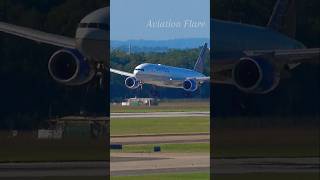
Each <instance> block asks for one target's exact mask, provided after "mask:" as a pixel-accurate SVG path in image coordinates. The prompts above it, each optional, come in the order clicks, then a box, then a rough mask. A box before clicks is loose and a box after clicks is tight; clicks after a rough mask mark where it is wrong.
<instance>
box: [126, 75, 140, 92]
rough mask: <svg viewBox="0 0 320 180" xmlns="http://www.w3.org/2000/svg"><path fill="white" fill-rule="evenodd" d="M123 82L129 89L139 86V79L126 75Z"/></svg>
mask: <svg viewBox="0 0 320 180" xmlns="http://www.w3.org/2000/svg"><path fill="white" fill-rule="evenodd" d="M124 83H125V85H126V86H127V88H129V89H137V88H138V87H139V86H140V83H139V81H138V80H137V78H135V77H127V79H126V80H125V82H124Z"/></svg>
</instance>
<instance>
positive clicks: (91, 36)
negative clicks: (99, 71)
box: [76, 28, 109, 62]
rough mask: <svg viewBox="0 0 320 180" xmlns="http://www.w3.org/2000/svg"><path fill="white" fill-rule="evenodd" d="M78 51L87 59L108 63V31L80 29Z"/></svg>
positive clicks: (77, 35) (77, 37)
mask: <svg viewBox="0 0 320 180" xmlns="http://www.w3.org/2000/svg"><path fill="white" fill-rule="evenodd" d="M76 46H77V49H78V50H79V51H80V52H81V53H82V54H83V55H84V56H85V57H87V58H90V59H91V60H96V61H103V62H106V61H107V59H108V57H109V35H108V33H107V32H106V31H102V30H99V29H97V30H96V29H91V28H78V29H77V33H76Z"/></svg>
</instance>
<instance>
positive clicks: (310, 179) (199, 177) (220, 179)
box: [6, 173, 320, 180]
mask: <svg viewBox="0 0 320 180" xmlns="http://www.w3.org/2000/svg"><path fill="white" fill-rule="evenodd" d="M209 177H210V176H209V174H208V173H185V174H173V173H172V174H154V175H145V176H112V177H111V180H162V179H165V180H209ZM319 177H320V175H319V174H318V173H250V174H230V175H214V179H215V180H257V179H259V180H270V179H272V180H318V179H319ZM6 179H7V180H18V179H21V178H6ZM23 179H25V180H56V179H59V180H106V179H107V177H42V178H35V177H33V178H23Z"/></svg>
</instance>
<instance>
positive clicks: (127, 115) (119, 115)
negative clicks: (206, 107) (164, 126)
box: [110, 111, 210, 120]
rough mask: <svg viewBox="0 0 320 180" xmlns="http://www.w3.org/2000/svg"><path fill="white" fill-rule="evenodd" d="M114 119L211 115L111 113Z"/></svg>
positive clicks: (196, 112) (202, 113)
mask: <svg viewBox="0 0 320 180" xmlns="http://www.w3.org/2000/svg"><path fill="white" fill-rule="evenodd" d="M110 115H111V120H112V119H126V118H161V117H210V112H202V111H194V112H147V113H111V114H110Z"/></svg>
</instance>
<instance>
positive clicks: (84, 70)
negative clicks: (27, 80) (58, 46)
mask: <svg viewBox="0 0 320 180" xmlns="http://www.w3.org/2000/svg"><path fill="white" fill-rule="evenodd" d="M48 69H49V73H50V75H51V76H52V78H53V79H54V80H55V81H57V82H59V83H62V84H65V85H70V86H75V85H82V84H85V83H87V82H89V81H90V80H91V79H92V78H93V77H94V75H95V73H96V69H95V67H94V66H93V65H92V64H90V63H88V62H87V61H86V60H85V58H84V57H83V56H82V55H81V53H80V52H79V51H78V50H75V49H62V50H59V51H57V52H55V53H54V54H53V55H52V56H51V58H50V60H49V63H48Z"/></svg>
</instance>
